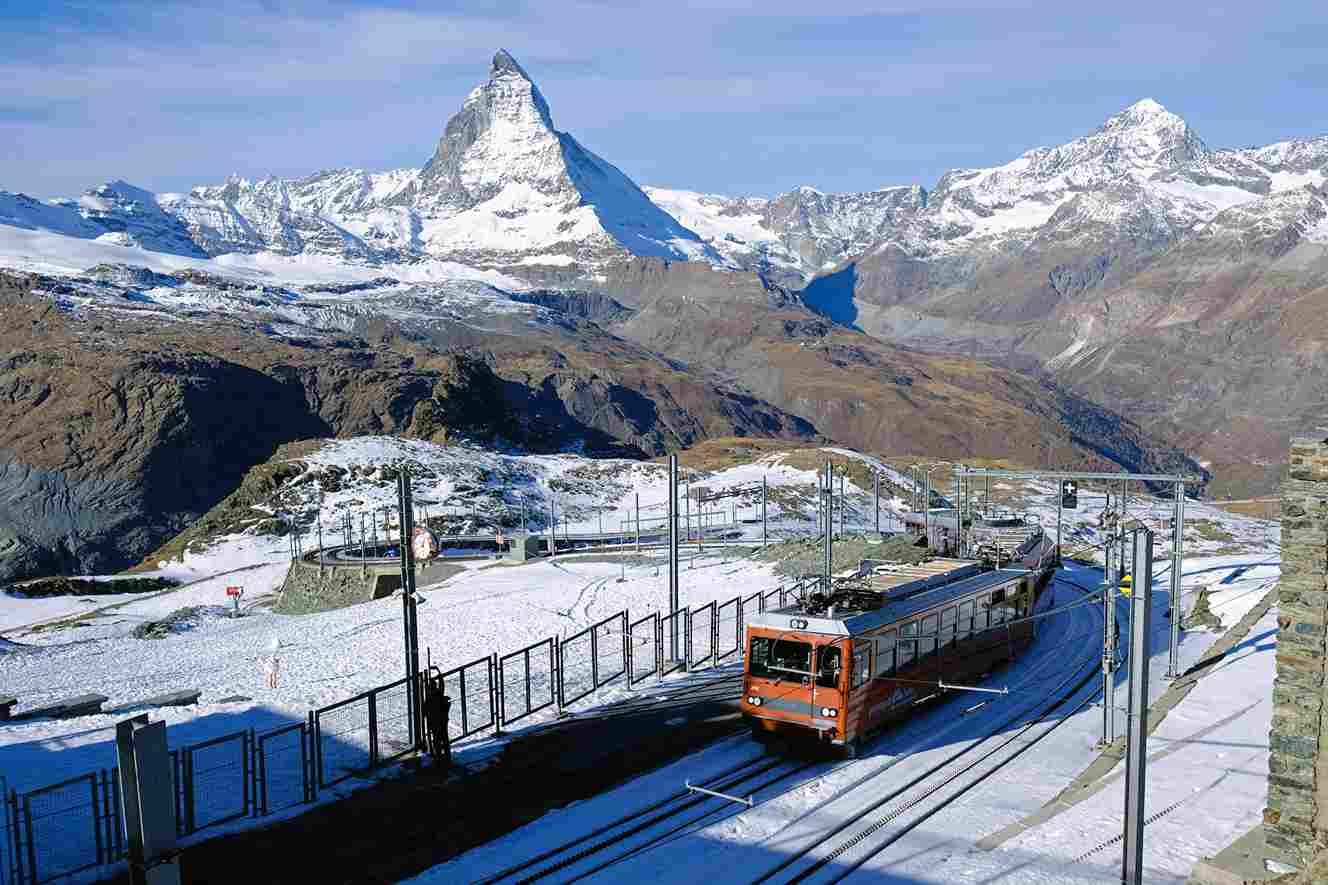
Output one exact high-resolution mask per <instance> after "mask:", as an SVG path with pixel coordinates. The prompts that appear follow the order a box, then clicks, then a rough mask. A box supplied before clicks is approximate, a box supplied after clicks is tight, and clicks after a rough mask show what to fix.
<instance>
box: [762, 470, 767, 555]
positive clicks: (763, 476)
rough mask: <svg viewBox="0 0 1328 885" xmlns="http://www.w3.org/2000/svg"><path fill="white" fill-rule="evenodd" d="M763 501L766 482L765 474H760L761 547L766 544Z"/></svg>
mask: <svg viewBox="0 0 1328 885" xmlns="http://www.w3.org/2000/svg"><path fill="white" fill-rule="evenodd" d="M765 500H766V480H765V474H764V473H763V474H761V547H762V548H764V547H765V544H766V531H767V524H766V518H765Z"/></svg>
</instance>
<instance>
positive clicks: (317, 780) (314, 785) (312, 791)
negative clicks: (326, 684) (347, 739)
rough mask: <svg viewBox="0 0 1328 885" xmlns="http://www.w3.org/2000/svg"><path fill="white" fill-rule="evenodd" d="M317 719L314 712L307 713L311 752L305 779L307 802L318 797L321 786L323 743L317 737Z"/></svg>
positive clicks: (318, 736)
mask: <svg viewBox="0 0 1328 885" xmlns="http://www.w3.org/2000/svg"><path fill="white" fill-rule="evenodd" d="M318 732H319V728H318V717H317V716H315V715H314V711H313V710H310V711H309V740H310V742H311V743H312V745H313V746H312V749H313V752H312V753H310V754H309V774H308V777H307V778H306V780H307V783H308V790H307V791H306V792H307V793H308V796H309V801H310V802H312V801H314V798H315V797H316V796H317V795H318V788H319V787H320V786H322V772H323V741H322V739H321V737H320V735H319V733H318Z"/></svg>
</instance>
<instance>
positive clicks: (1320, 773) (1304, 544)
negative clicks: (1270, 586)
mask: <svg viewBox="0 0 1328 885" xmlns="http://www.w3.org/2000/svg"><path fill="white" fill-rule="evenodd" d="M1277 606H1278V628H1279V629H1278V636H1277V679H1276V681H1275V682H1274V684H1273V724H1272V730H1271V732H1270V734H1269V745H1270V749H1271V753H1270V756H1269V760H1268V806H1267V809H1266V810H1265V811H1264V839H1265V844H1266V846H1267V848H1268V850H1269V853H1270V854H1280V855H1283V856H1285V857H1286V858H1288V859H1292V860H1294V861H1296V862H1298V863H1300V864H1301V865H1304V864H1305V863H1307V862H1308V861H1309V859H1310V857H1311V856H1312V855H1313V854H1314V853H1315V851H1316V850H1318V849H1321V848H1322V847H1323V846H1324V845H1325V844H1328V697H1326V696H1325V690H1326V688H1328V686H1325V680H1324V677H1325V666H1326V665H1328V645H1326V640H1328V633H1326V628H1325V624H1326V623H1328V439H1326V438H1324V435H1323V434H1320V435H1319V436H1316V437H1313V438H1308V437H1297V438H1294V439H1292V441H1291V457H1290V467H1289V470H1288V473H1287V479H1286V481H1285V482H1284V483H1283V485H1282V577H1281V580H1280V581H1279V583H1278V597H1277Z"/></svg>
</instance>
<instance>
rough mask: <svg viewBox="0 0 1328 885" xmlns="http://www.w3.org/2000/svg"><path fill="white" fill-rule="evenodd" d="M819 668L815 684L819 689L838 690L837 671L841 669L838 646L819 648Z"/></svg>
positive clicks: (841, 657) (841, 661)
mask: <svg viewBox="0 0 1328 885" xmlns="http://www.w3.org/2000/svg"><path fill="white" fill-rule="evenodd" d="M818 664H819V666H818V667H817V670H816V684H817V685H819V686H820V687H821V688H839V671H840V669H841V668H842V667H843V655H842V654H840V651H839V646H837V645H823V646H821V654H820V661H819V662H818Z"/></svg>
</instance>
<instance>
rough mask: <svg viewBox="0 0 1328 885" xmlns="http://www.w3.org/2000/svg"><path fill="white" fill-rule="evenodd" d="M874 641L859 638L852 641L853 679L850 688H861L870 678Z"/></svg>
mask: <svg viewBox="0 0 1328 885" xmlns="http://www.w3.org/2000/svg"><path fill="white" fill-rule="evenodd" d="M873 644H874V643H873V642H872V641H871V640H870V639H859V640H858V641H856V642H854V643H853V681H852V683H851V684H850V685H849V687H850V688H861V687H862V684H863V683H864V682H866V681H867V680H868V679H870V678H871V650H872V645H873Z"/></svg>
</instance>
